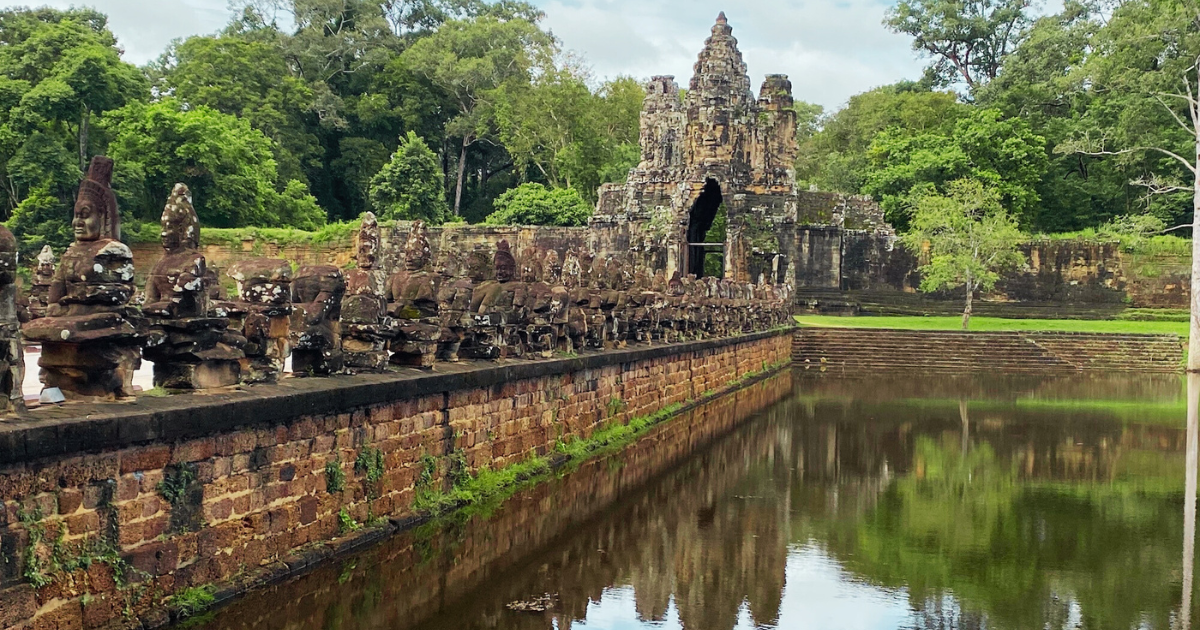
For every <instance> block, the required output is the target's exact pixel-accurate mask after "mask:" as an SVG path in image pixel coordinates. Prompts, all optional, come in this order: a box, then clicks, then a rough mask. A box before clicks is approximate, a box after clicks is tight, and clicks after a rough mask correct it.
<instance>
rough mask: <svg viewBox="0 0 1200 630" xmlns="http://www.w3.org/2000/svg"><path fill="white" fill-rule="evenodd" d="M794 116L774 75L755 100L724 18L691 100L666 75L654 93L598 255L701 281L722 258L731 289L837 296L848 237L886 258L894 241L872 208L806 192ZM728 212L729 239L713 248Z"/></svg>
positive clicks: (607, 196)
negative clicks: (854, 232)
mask: <svg viewBox="0 0 1200 630" xmlns="http://www.w3.org/2000/svg"><path fill="white" fill-rule="evenodd" d="M792 106H793V98H792V84H791V81H789V80H788V77H787V76H785V75H780V74H772V75H767V77H766V80H765V81H764V82H763V84H762V86H761V88H760V89H759V92H758V97H757V98H755V96H754V93H753V92H752V91H751V84H750V77H749V75H748V73H747V69H746V63H745V61H744V60H743V59H742V53H741V51H740V50H738V41H737V39H736V38H734V36H733V28H732V27H730V25H729V22H728V20H727V19H726V18H725V14H724V13H722V14H721V15H719V16H718V17H717V22H716V24H715V25H713V27H712V35H711V36H710V37H709V38H708V39H707V41H705V44H704V49H703V50H702V51H701V52H700V55H699V58H698V59H697V61H696V64H695V73H694V75H693V76H692V79H691V82H690V83H689V84H688V88H687V90H686V91H681V90H680V88H679V85H678V84H677V83H676V82H675V79H674V77H670V76H658V77H654V78H653V79H651V80H650V82H649V84H648V85H647V95H646V100H645V104H644V106H643V110H642V116H641V141H640V144H641V162H640V163H639V164H638V165H637V167H635V168H634V169H632V170H631V171H630V173H629V177H628V179H627V180H626V181H625V183H623V184H605V185H604V186H602V187H601V189H600V194H599V203H598V205H597V209H596V213H595V215H594V216H593V218H592V223H591V226H590V227H591V233H592V238H593V239H595V240H596V241H598V242H596V244H595V248H596V249H597V250H609V251H623V252H624V251H627V252H631V253H632V255H634V256H635V258H636V257H642V258H643V259H644V263H645V264H647V265H649V266H651V267H652V268H658V269H664V268H665V269H666V270H667V272H668V273H671V272H676V271H677V272H679V273H680V274H681V275H687V274H693V275H696V276H697V277H700V276H703V275H706V274H705V266H704V259H705V256H706V255H712V254H714V253H716V254H720V255H721V262H722V263H723V264H722V267H723V275H724V277H725V278H727V279H729V280H733V281H738V282H758V281H759V280H760V279H766V280H767V281H769V282H772V283H780V284H788V285H791V286H795V287H805V286H818V287H828V288H833V289H836V288H839V287H840V285H841V259H842V249H843V247H842V244H843V241H844V237H845V233H844V232H845V230H846V229H847V228H852V227H853V228H860V227H861V228H862V229H861V230H860V231H864V232H867V233H869V240H870V241H872V242H873V243H878V244H881V246H880V247H877V248H875V249H879V250H880V251H881V252H882V250H884V249H886V247H887V246H888V245H890V239H891V237H892V236H894V232H892V230H891V228H890V226H887V225H886V224H885V223H884V222H883V217H882V213H881V212H880V210H879V208H878V206H876V205H875V204H874V203H873V202H871V201H870V200H869V199H866V198H861V197H853V196H846V195H839V194H833V193H816V192H808V191H800V190H799V189H798V187H797V184H796V176H795V171H794V167H793V164H794V162H795V160H796V156H797V152H798V147H797V142H796V113H795V111H794V110H793V107H792ZM722 206H723V207H724V211H725V216H726V221H727V225H726V237H725V240H724V242H722V243H706V242H704V240H705V239H704V236H705V234H706V233H708V231H709V228H710V227H711V226H712V224H713V221H714V219H715V218H716V216H717V214H718V211H719V210H720V209H721V208H722ZM859 224H863V225H862V226H859ZM639 262H642V261H639Z"/></svg>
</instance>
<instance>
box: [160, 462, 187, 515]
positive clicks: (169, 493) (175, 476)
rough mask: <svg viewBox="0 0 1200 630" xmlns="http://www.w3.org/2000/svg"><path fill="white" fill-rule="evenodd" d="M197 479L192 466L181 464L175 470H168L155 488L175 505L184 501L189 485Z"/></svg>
mask: <svg viewBox="0 0 1200 630" xmlns="http://www.w3.org/2000/svg"><path fill="white" fill-rule="evenodd" d="M195 480H196V473H195V472H193V471H192V470H191V468H189V467H187V466H180V467H178V468H176V469H175V470H173V471H167V474H165V475H163V480H162V481H160V482H158V486H157V487H156V488H155V489H156V490H158V496H160V497H162V498H163V500H164V501H166V502H167V503H170V504H171V506H172V507H174V506H176V505H179V504H180V503H182V502H183V499H184V496H185V495H186V494H187V491H188V486H190V485H192V482H193V481H195Z"/></svg>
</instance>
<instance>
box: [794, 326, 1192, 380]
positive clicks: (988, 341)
mask: <svg viewBox="0 0 1200 630" xmlns="http://www.w3.org/2000/svg"><path fill="white" fill-rule="evenodd" d="M792 360H793V362H794V364H795V365H796V367H797V368H799V369H801V370H806V371H809V372H815V373H829V374H874V373H884V372H891V373H897V372H902V373H907V374H923V373H928V374H968V373H980V372H1013V373H1036V374H1045V373H1053V372H1150V373H1175V372H1181V371H1182V368H1183V341H1182V340H1181V339H1180V338H1179V337H1178V336H1176V335H1110V334H1092V333H1062V332H961V331H941V330H885V329H867V328H802V329H799V330H797V331H796V334H795V339H794V343H793V346H792Z"/></svg>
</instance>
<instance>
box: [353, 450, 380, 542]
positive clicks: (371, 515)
mask: <svg viewBox="0 0 1200 630" xmlns="http://www.w3.org/2000/svg"><path fill="white" fill-rule="evenodd" d="M354 472H356V473H358V474H360V475H363V484H364V486H365V488H366V491H367V523H368V524H372V523H374V522H375V511H374V510H375V500H376V499H378V498H379V496H380V482H381V481H383V475H384V473H385V472H386V464H385V462H384V457H383V451H381V450H379V449H377V448H372V447H370V446H366V447H363V450H362V451H359V453H358V457H357V458H355V460H354Z"/></svg>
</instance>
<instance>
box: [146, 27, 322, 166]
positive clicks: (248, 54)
mask: <svg viewBox="0 0 1200 630" xmlns="http://www.w3.org/2000/svg"><path fill="white" fill-rule="evenodd" d="M154 71H155V73H156V74H158V75H160V76H159V77H158V79H157V87H158V90H159V92H160V93H163V94H170V95H172V96H174V97H175V98H176V99H179V100H180V101H181V102H183V103H187V104H188V105H189V106H192V107H198V106H205V107H210V108H212V109H215V110H217V111H219V112H222V113H225V114H234V115H236V116H239V117H241V118H244V119H246V120H248V121H249V122H250V124H251V125H252V126H253V127H254V128H255V129H258V130H259V131H262V132H263V133H264V134H266V136H267V137H269V138H271V139H272V140H273V141H274V142H275V148H274V153H275V160H276V162H277V164H278V165H279V173H280V176H281V177H283V178H285V179H298V180H300V181H303V182H306V183H307V182H308V175H307V173H308V171H309V170H311V169H314V168H319V167H320V166H322V164H321V162H320V159H319V158H320V155H321V145H320V142H319V139H318V138H317V137H316V136H315V135H314V134H313V133H311V132H310V131H309V129H308V123H307V119H308V117H309V115H310V111H311V110H312V108H313V103H314V98H315V97H314V94H313V90H312V89H311V88H310V87H309V86H308V85H307V84H305V83H304V81H303V80H301V79H300V78H298V77H295V76H292V75H291V73H290V70H289V68H288V64H287V59H286V58H285V57H284V56H283V54H282V52H281V51H280V50H279V49H278V48H277V47H276V46H274V45H272V44H270V43H267V42H264V41H253V40H248V39H245V38H241V37H234V36H222V37H191V38H189V39H187V40H186V41H184V42H182V43H180V44H177V45H175V46H173V47H172V48H171V49H170V50H168V51H167V53H166V54H165V55H163V57H162V59H160V61H159V62H158V64H157V66H156V67H155V68H154Z"/></svg>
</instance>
